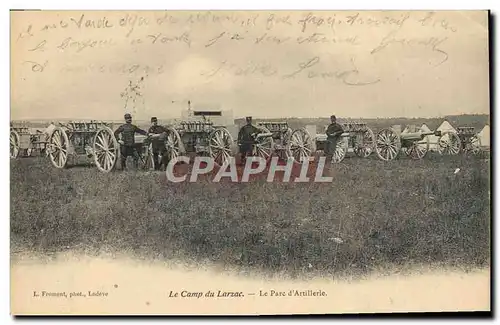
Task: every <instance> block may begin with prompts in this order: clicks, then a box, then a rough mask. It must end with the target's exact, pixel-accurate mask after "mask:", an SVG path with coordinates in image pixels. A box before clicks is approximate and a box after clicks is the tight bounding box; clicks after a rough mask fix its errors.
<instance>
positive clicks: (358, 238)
mask: <svg viewBox="0 0 500 325" xmlns="http://www.w3.org/2000/svg"><path fill="white" fill-rule="evenodd" d="M456 168H460V172H458V173H456V174H455V173H454V171H455V169H456ZM331 175H332V176H333V177H334V179H333V182H332V183H322V184H321V183H312V182H311V183H267V182H266V181H265V179H264V178H265V175H264V176H263V177H257V178H254V179H253V180H252V181H251V182H249V183H230V182H222V183H212V182H210V180H209V179H208V178H201V181H199V182H197V183H178V184H172V183H169V182H167V180H166V176H165V175H164V174H163V173H143V172H114V173H110V174H102V173H99V172H98V171H97V169H95V168H91V167H74V168H69V169H66V170H57V169H55V168H53V167H52V166H51V165H50V163H49V161H48V160H46V159H43V158H25V159H18V160H15V161H11V249H12V250H13V251H14V252H16V251H23V252H26V251H29V252H36V253H42V254H47V253H49V252H57V251H64V250H68V249H74V250H79V251H83V252H85V253H86V254H91V255H93V254H99V253H101V252H103V251H106V252H116V253H126V254H132V255H135V256H141V257H142V258H157V259H164V260H169V259H184V260H186V261H194V262H197V263H200V264H201V263H202V261H208V262H211V263H216V264H218V265H221V267H230V268H252V269H256V270H263V271H271V272H280V273H282V274H287V275H290V276H292V277H294V276H303V275H307V274H312V273H315V274H317V273H321V274H333V273H335V274H366V273H367V272H371V271H373V270H376V269H380V268H393V267H396V268H397V267H398V266H401V265H412V264H415V265H417V264H439V265H448V266H454V267H460V268H475V267H485V266H488V265H489V263H490V201H489V200H490V194H489V186H490V176H489V160H482V159H477V158H465V157H462V156H457V157H439V156H428V157H426V158H425V159H424V160H422V161H412V160H409V159H400V160H397V161H392V162H382V161H379V160H376V159H375V158H373V159H372V158H369V159H360V158H346V159H345V160H344V161H343V162H342V163H341V164H338V165H335V167H334V168H333V169H332V170H331ZM339 239H341V240H339Z"/></svg>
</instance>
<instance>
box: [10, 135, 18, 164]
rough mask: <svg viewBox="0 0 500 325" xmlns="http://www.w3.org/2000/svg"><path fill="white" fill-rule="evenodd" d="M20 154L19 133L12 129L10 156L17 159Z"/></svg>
mask: <svg viewBox="0 0 500 325" xmlns="http://www.w3.org/2000/svg"><path fill="white" fill-rule="evenodd" d="M18 156H19V134H18V133H17V132H16V131H10V158H12V159H15V158H17V157H18Z"/></svg>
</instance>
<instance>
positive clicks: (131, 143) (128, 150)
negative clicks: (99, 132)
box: [114, 114, 148, 169]
mask: <svg viewBox="0 0 500 325" xmlns="http://www.w3.org/2000/svg"><path fill="white" fill-rule="evenodd" d="M129 118H130V119H131V118H132V117H131V116H130V115H129V114H126V115H125V119H126V120H127V119H129ZM114 133H115V138H117V139H118V135H120V134H121V135H122V141H123V145H122V146H121V148H120V149H121V159H120V160H121V167H122V169H125V167H126V166H125V165H126V161H127V157H128V156H132V157H133V158H134V164H135V167H136V168H137V166H138V165H139V154H138V153H137V150H136V147H135V134H136V133H139V134H142V135H147V134H148V133H147V132H146V131H144V130H142V129H140V128H138V127H137V126H136V125H134V124H132V123H128V122H127V123H125V124H122V125H120V127H118V129H116V131H115V132H114Z"/></svg>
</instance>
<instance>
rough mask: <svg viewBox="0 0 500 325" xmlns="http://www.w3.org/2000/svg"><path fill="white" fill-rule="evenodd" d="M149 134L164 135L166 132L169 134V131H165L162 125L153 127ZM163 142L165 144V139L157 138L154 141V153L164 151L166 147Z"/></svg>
mask: <svg viewBox="0 0 500 325" xmlns="http://www.w3.org/2000/svg"><path fill="white" fill-rule="evenodd" d="M148 132H149V133H152V134H162V133H164V132H167V129H165V127H163V126H161V125H156V126H155V125H152V126H151V127H150V128H149V130H148ZM163 142H164V139H161V138H155V139H153V140H152V144H153V150H154V151H158V150H162V149H163V147H164V145H163Z"/></svg>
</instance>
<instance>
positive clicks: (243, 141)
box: [238, 116, 261, 164]
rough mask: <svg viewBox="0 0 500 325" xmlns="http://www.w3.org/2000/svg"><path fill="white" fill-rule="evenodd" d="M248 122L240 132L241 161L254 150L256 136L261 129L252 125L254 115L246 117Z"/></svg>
mask: <svg viewBox="0 0 500 325" xmlns="http://www.w3.org/2000/svg"><path fill="white" fill-rule="evenodd" d="M246 121H247V124H246V125H244V126H243V127H242V128H241V129H240V132H239V133H238V144H239V147H240V155H241V163H242V164H243V160H244V159H245V158H246V156H247V155H248V154H249V153H251V152H252V145H253V144H254V143H255V136H256V135H257V134H259V133H260V132H261V131H260V130H259V129H258V128H256V127H255V126H253V125H252V117H251V116H247V117H246Z"/></svg>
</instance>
